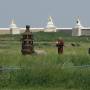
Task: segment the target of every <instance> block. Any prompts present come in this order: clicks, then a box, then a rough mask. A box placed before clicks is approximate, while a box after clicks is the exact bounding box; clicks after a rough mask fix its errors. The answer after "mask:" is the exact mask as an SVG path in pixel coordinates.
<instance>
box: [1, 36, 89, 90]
mask: <svg viewBox="0 0 90 90" xmlns="http://www.w3.org/2000/svg"><path fill="white" fill-rule="evenodd" d="M41 35H42V34H41ZM48 35H49V34H48ZM52 37H53V36H52ZM5 38H7V39H8V41H7V40H4V39H5ZM5 38H4V37H2V36H0V67H19V68H21V69H18V70H12V69H11V70H7V69H6V70H4V71H2V70H0V88H6V87H10V88H15V87H18V88H19V87H22V86H23V87H37V86H38V87H41V86H43V87H47V88H48V87H51V88H56V87H57V88H58V87H63V88H67V89H68V90H70V89H71V88H75V89H76V90H77V89H78V88H81V89H83V90H89V89H90V86H89V85H90V67H75V66H83V65H90V55H89V54H88V48H89V46H90V43H88V42H86V41H85V42H84V41H83V40H82V39H83V38H86V37H82V39H81V42H80V46H76V47H73V46H71V42H72V40H73V41H74V39H72V40H71V39H70V40H68V41H69V42H68V41H66V42H65V47H64V53H63V54H62V55H58V53H57V48H56V47H55V45H50V44H48V45H45V44H44V45H42V44H40V45H39V46H40V48H39V49H42V50H44V51H45V52H46V53H47V54H45V55H26V56H23V55H22V54H21V43H20V41H18V40H19V39H20V38H21V37H20V36H6V37H5ZM11 38H13V40H11ZM38 38H39V37H38ZM64 38H65V37H64ZM76 38H77V37H76ZM39 40H40V41H43V38H40V39H39ZM50 40H51V39H50ZM39 46H38V44H36V47H35V49H37V48H38V47H39ZM52 90H53V89H52Z"/></svg>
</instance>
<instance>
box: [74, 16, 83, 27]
mask: <svg viewBox="0 0 90 90" xmlns="http://www.w3.org/2000/svg"><path fill="white" fill-rule="evenodd" d="M75 28H83V26H82V25H81V22H80V19H79V16H78V17H77V21H76V26H75Z"/></svg>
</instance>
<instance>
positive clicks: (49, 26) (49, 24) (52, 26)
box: [46, 16, 55, 28]
mask: <svg viewBox="0 0 90 90" xmlns="http://www.w3.org/2000/svg"><path fill="white" fill-rule="evenodd" d="M46 28H55V26H54V24H53V21H52V17H51V16H50V17H49V18H48V23H47V26H46Z"/></svg>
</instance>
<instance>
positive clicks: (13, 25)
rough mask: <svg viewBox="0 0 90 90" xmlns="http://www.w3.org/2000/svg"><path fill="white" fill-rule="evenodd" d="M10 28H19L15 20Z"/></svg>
mask: <svg viewBox="0 0 90 90" xmlns="http://www.w3.org/2000/svg"><path fill="white" fill-rule="evenodd" d="M10 28H17V25H16V24H15V21H14V20H12V22H11V25H10Z"/></svg>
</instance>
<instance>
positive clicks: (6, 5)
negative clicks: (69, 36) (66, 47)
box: [0, 0, 90, 27]
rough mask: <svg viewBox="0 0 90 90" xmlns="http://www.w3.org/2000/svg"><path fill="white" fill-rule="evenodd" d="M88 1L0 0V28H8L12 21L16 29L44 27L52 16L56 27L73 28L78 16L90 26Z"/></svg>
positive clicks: (82, 22) (89, 3)
mask: <svg viewBox="0 0 90 90" xmlns="http://www.w3.org/2000/svg"><path fill="white" fill-rule="evenodd" d="M89 9H90V0H0V27H9V25H10V23H11V20H12V19H14V20H15V22H16V24H17V26H18V27H25V26H26V25H27V24H28V25H31V27H46V25H47V21H48V17H49V16H52V18H53V22H54V24H55V25H56V26H57V27H74V25H75V20H76V17H77V16H79V17H80V20H81V24H82V25H83V26H90V10H89Z"/></svg>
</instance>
